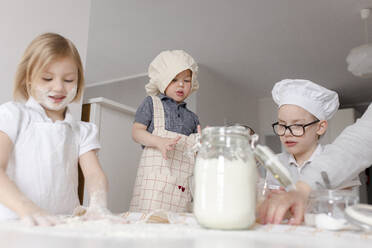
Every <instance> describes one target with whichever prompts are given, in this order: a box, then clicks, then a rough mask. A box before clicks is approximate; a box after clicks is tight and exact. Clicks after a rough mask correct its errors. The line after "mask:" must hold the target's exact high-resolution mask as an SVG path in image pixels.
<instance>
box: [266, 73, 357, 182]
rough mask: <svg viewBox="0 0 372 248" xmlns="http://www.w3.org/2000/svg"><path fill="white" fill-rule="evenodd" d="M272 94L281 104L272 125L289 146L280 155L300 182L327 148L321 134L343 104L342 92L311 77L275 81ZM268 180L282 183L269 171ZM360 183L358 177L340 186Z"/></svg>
mask: <svg viewBox="0 0 372 248" xmlns="http://www.w3.org/2000/svg"><path fill="white" fill-rule="evenodd" d="M272 96H273V100H274V102H275V103H276V104H277V105H278V121H277V122H275V123H273V124H272V127H273V130H274V133H275V134H276V135H278V136H279V138H280V141H281V143H282V144H283V146H284V148H285V151H284V152H283V153H281V154H279V155H278V156H279V159H280V161H281V162H282V163H283V165H284V166H286V167H287V168H288V170H289V171H290V173H291V176H292V178H293V179H294V181H295V182H296V181H298V178H299V177H300V176H301V174H302V170H303V168H305V167H307V166H310V165H311V162H312V160H313V159H314V158H315V157H316V156H318V155H319V154H321V153H322V152H323V151H324V146H322V145H321V144H319V138H320V137H321V136H322V135H324V134H325V132H326V130H327V126H328V122H327V121H328V120H329V119H331V117H332V116H333V115H334V114H335V113H336V111H337V109H338V107H339V100H338V95H337V93H336V92H335V91H332V90H329V89H326V88H324V87H322V86H320V85H318V84H315V83H313V82H311V81H308V80H301V79H285V80H282V81H280V82H278V83H276V84H275V85H274V88H273V90H272ZM340 166H342V165H340ZM335 169H337V168H335ZM267 182H268V185H269V188H272V189H273V188H274V189H275V188H278V187H279V183H278V182H277V180H276V179H275V178H274V176H273V175H272V174H271V173H269V172H268V173H267ZM359 185H360V182H359V179H358V178H357V179H354V180H352V181H349V182H346V183H344V184H342V185H341V186H340V187H339V188H351V187H353V186H359Z"/></svg>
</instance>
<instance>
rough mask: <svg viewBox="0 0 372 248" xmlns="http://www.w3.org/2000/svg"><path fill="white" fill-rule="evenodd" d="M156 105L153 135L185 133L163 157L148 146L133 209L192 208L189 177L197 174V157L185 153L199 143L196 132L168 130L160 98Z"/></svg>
mask: <svg viewBox="0 0 372 248" xmlns="http://www.w3.org/2000/svg"><path fill="white" fill-rule="evenodd" d="M152 101H153V106H154V131H153V132H152V134H153V135H156V136H160V137H166V138H175V137H177V136H181V139H180V140H179V141H178V143H177V145H176V146H175V149H174V150H173V151H168V152H167V157H168V160H165V159H163V157H162V154H161V152H160V151H159V150H157V149H155V148H152V147H145V148H144V150H143V152H142V156H141V160H140V164H139V167H138V171H137V178H136V181H135V185H134V190H133V196H132V200H131V203H130V209H129V211H131V212H145V213H148V212H151V211H154V210H160V209H161V210H165V211H172V212H190V211H191V193H190V188H189V179H190V177H191V176H192V174H193V170H194V164H195V157H190V156H187V155H185V153H186V152H187V150H189V149H191V148H192V146H193V145H194V144H195V140H196V137H195V134H191V135H190V136H186V135H182V134H179V133H176V132H171V131H167V130H165V119H164V109H163V104H162V102H161V100H160V99H159V97H156V96H153V97H152Z"/></svg>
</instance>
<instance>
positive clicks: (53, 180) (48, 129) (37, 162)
mask: <svg viewBox="0 0 372 248" xmlns="http://www.w3.org/2000/svg"><path fill="white" fill-rule="evenodd" d="M79 133H80V132H79V126H78V124H76V123H71V124H69V123H67V122H60V121H57V122H55V123H52V122H37V121H34V122H32V123H31V124H30V127H29V128H28V129H27V130H25V132H24V133H21V134H20V136H19V138H18V141H17V144H16V145H15V146H14V148H15V149H14V150H13V153H12V156H11V158H10V160H9V163H8V168H7V173H8V175H9V177H10V178H11V179H12V180H13V181H14V182H15V184H16V185H17V187H18V188H19V189H20V190H21V192H22V193H23V194H25V195H26V196H27V197H28V198H29V199H31V200H32V201H33V202H34V203H35V204H36V205H38V206H39V207H41V208H42V209H45V210H47V211H48V212H49V213H51V214H71V213H72V211H73V210H74V208H75V207H76V206H78V205H79V199H78V194H77V187H78V167H77V164H78V158H79V140H80V137H79ZM16 217H17V216H16V214H15V213H14V212H13V211H11V210H10V209H8V208H6V207H5V206H3V205H1V204H0V220H1V219H10V218H16Z"/></svg>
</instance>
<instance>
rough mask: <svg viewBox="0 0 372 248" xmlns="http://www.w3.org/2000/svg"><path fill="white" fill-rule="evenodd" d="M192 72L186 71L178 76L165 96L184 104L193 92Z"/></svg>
mask: <svg viewBox="0 0 372 248" xmlns="http://www.w3.org/2000/svg"><path fill="white" fill-rule="evenodd" d="M191 77H192V72H191V70H184V71H182V72H180V73H178V74H177V75H176V77H175V78H174V79H173V80H172V82H170V84H169V85H168V87H167V88H166V89H165V95H167V96H168V97H170V98H172V99H173V100H175V101H176V102H178V103H180V102H183V101H184V100H185V99H186V98H187V97H188V96H189V94H190V92H191V79H192V78H191Z"/></svg>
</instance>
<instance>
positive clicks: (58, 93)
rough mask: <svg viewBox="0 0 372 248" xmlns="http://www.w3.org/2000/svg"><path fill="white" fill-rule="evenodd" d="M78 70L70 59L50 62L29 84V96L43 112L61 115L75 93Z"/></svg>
mask: <svg viewBox="0 0 372 248" xmlns="http://www.w3.org/2000/svg"><path fill="white" fill-rule="evenodd" d="M77 83H78V68H77V66H76V64H75V62H74V60H73V59H72V58H70V57H65V58H61V59H57V60H55V61H53V62H51V63H50V64H49V65H48V66H47V67H46V68H45V69H44V70H42V71H41V72H40V73H39V74H38V75H36V76H35V78H34V80H33V81H32V82H31V96H32V97H34V98H35V100H36V101H37V102H39V103H40V105H41V106H43V107H44V109H45V110H47V111H49V112H56V113H63V112H64V111H65V109H66V107H67V105H68V104H69V103H70V102H71V101H72V100H73V99H74V98H75V96H76V93H77Z"/></svg>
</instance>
